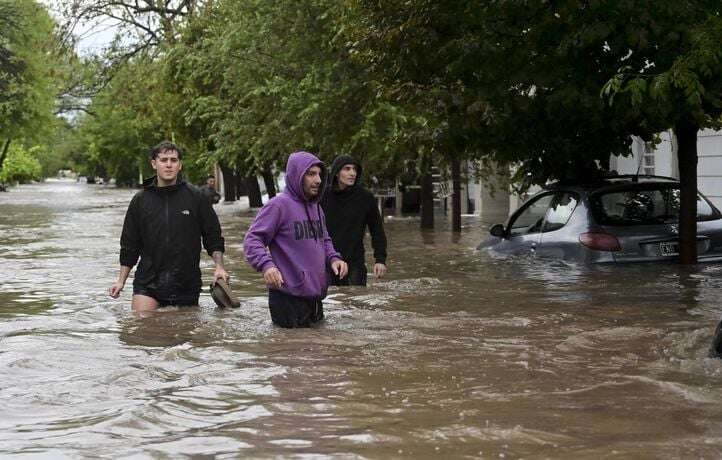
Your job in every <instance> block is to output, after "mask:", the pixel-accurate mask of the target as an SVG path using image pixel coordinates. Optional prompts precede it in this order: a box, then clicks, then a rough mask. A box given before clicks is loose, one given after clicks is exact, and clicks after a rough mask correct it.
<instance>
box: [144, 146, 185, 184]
mask: <svg viewBox="0 0 722 460" xmlns="http://www.w3.org/2000/svg"><path fill="white" fill-rule="evenodd" d="M150 164H151V166H153V169H155V172H156V174H157V175H158V179H159V180H158V182H159V183H165V184H172V183H174V182H175V180H176V179H177V178H178V173H179V172H180V170H181V169H182V168H183V165H182V163H181V160H180V158H178V152H176V151H175V150H166V151H165V152H161V153H159V154H158V156H157V157H155V158H153V159H152V160H150Z"/></svg>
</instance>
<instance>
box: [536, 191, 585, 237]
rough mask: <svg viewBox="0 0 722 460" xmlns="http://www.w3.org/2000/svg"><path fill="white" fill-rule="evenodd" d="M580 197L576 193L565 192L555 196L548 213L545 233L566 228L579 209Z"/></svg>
mask: <svg viewBox="0 0 722 460" xmlns="http://www.w3.org/2000/svg"><path fill="white" fill-rule="evenodd" d="M578 202H579V196H577V194H575V193H570V192H563V193H559V194H557V195H556V196H555V198H554V201H552V204H551V206H550V207H549V210H548V211H547V213H546V218H545V222H544V229H543V232H553V231H554V230H559V229H560V228H562V227H564V226H565V225H566V224H567V222H569V218H570V217H572V213H573V212H574V208H576V207H577V203H578Z"/></svg>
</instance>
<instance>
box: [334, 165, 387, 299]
mask: <svg viewBox="0 0 722 460" xmlns="http://www.w3.org/2000/svg"><path fill="white" fill-rule="evenodd" d="M361 173H362V168H361V164H360V163H359V162H358V161H356V160H355V159H354V158H353V157H350V156H348V155H341V156H339V157H337V158H336V159H335V160H333V163H332V164H331V173H330V174H329V177H330V181H331V184H330V185H331V186H330V187H329V191H328V192H327V193H326V194H325V195H324V196H323V200H322V201H321V206H322V207H323V212H324V214H325V215H326V227H327V228H328V233H329V234H330V235H331V240H332V241H333V246H334V247H335V248H336V250H337V251H338V252H340V253H341V257H343V259H344V261H346V263H347V264H348V276H346V278H344V279H338V277H335V276H334V277H333V279H332V284H334V285H336V286H341V285H344V286H347V285H357V286H365V285H366V273H367V272H366V261H365V256H364V252H365V251H364V234H365V233H366V227H368V229H369V233H371V245H372V246H373V248H374V259H375V262H376V263H375V264H374V270H373V272H374V275H375V276H376V277H377V278H381V277H382V276H384V275H385V274H386V234H385V233H384V221H383V218H382V217H381V214H380V213H379V210H378V208H377V207H376V199H375V198H374V196H373V194H372V193H371V192H369V191H368V190H366V189H365V188H364V187H363V186H361V184H360V183H359V182H360V178H361Z"/></svg>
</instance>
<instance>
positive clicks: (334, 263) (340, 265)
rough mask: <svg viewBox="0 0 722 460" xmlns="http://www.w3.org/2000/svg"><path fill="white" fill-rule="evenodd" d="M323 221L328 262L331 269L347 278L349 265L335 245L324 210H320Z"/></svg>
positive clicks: (341, 276)
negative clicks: (327, 225) (329, 232)
mask: <svg viewBox="0 0 722 460" xmlns="http://www.w3.org/2000/svg"><path fill="white" fill-rule="evenodd" d="M320 218H321V222H322V223H323V250H324V252H325V256H326V264H327V265H328V266H329V267H331V271H332V272H333V273H334V274H335V275H336V276H338V277H339V278H345V277H346V274H348V265H346V262H344V261H343V260H342V259H341V254H339V253H338V251H337V250H336V248H334V247H333V241H332V240H331V235H329V234H328V228H327V227H326V215H325V214H324V212H323V210H321V212H320Z"/></svg>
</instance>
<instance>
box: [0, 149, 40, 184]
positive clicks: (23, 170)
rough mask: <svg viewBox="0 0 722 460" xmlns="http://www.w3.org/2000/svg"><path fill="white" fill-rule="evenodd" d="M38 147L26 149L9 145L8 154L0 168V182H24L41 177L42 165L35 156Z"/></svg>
mask: <svg viewBox="0 0 722 460" xmlns="http://www.w3.org/2000/svg"><path fill="white" fill-rule="evenodd" d="M38 149H39V147H32V148H30V149H28V150H26V149H24V148H23V147H22V146H17V147H12V146H11V147H10V150H9V151H8V156H7V158H5V161H4V162H3V165H2V169H0V182H3V183H8V184H14V183H21V184H22V183H25V182H30V181H33V180H40V179H41V178H42V172H43V167H42V166H41V164H40V162H39V161H38V159H37V158H36V157H35V154H36V151H37V150H38Z"/></svg>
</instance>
